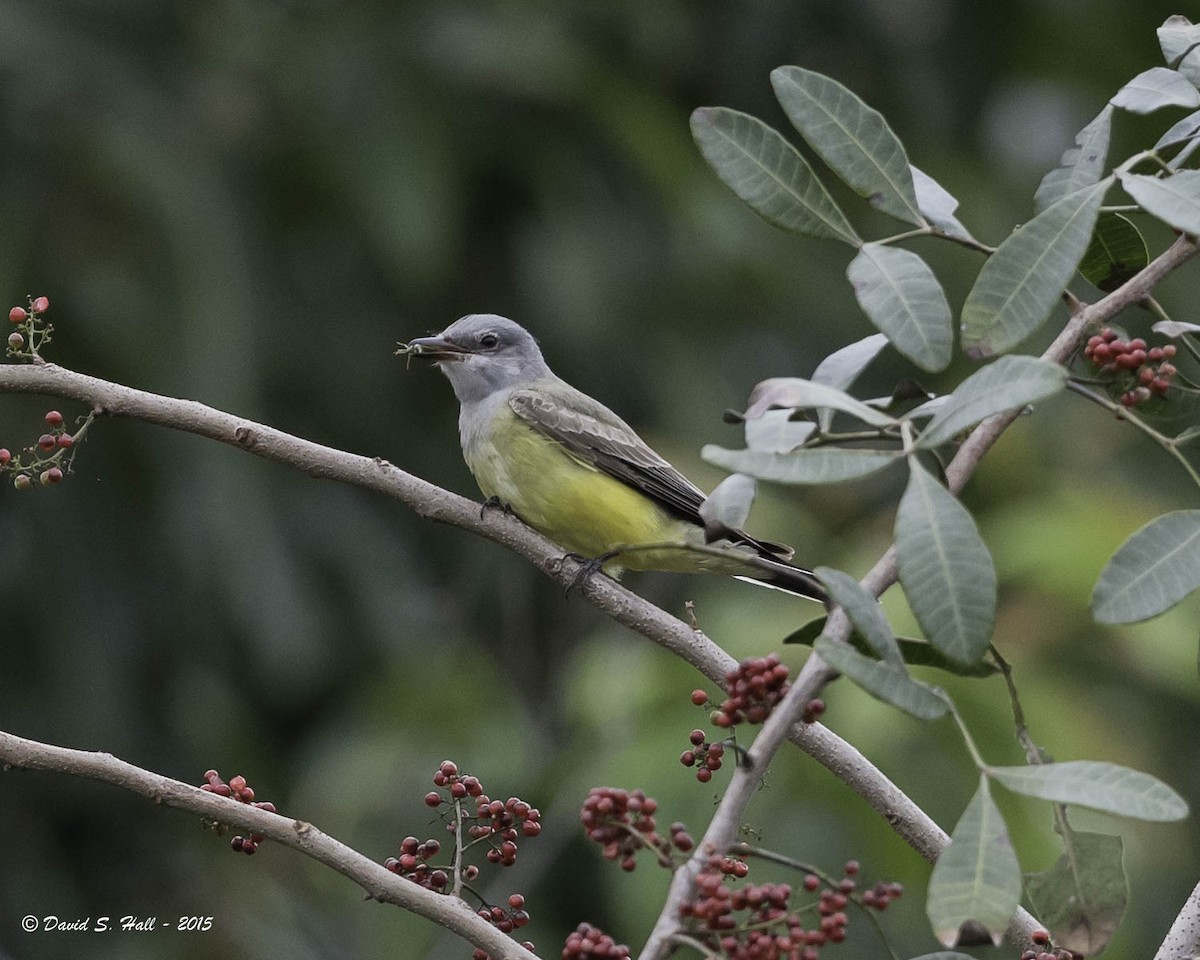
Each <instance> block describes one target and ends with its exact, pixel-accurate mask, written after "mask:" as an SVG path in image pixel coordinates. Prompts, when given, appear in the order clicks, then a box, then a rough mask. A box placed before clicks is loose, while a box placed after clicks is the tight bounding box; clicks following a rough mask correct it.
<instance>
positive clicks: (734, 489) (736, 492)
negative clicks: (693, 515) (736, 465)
mask: <svg viewBox="0 0 1200 960" xmlns="http://www.w3.org/2000/svg"><path fill="white" fill-rule="evenodd" d="M757 488H758V484H757V483H755V482H754V478H753V477H748V476H746V475H745V474H744V473H734V474H730V475H729V476H728V477H726V478H725V479H724V480H722V481H721V482H720V483H719V484H717V486H716V489H715V490H713V492H712V493H710V494H709V495H708V496H707V497H705V498H704V502H703V503H702V504H700V518H701V519H702V520H703V521H704V534H705V537H706V538H707V539H708V541H709V542H711V541H713V540H719V539H721V538H722V537H724V536H726V535H727V534H728V533H729V532H730V531H731V530H738V529H740V528H742V527H744V526H745V525H746V520H747V519H748V518H749V516H750V507H751V506H752V505H753V503H754V494H755V493H756V492H757Z"/></svg>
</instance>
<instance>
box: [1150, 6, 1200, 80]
mask: <svg viewBox="0 0 1200 960" xmlns="http://www.w3.org/2000/svg"><path fill="white" fill-rule="evenodd" d="M1158 44H1159V46H1160V47H1162V52H1163V58H1164V59H1165V60H1166V61H1167V66H1168V67H1172V68H1174V69H1175V70H1178V71H1179V72H1180V73H1182V74H1183V75H1184V76H1185V77H1187V78H1188V80H1190V81H1191V82H1192V83H1197V82H1198V81H1200V52H1198V51H1197V49H1196V48H1197V45H1200V27H1197V26H1196V25H1194V24H1193V23H1192V22H1191V21H1190V20H1189V19H1188V18H1187V17H1182V16H1180V15H1178V14H1176V15H1175V16H1172V17H1167V19H1166V21H1165V22H1164V23H1163V25H1162V26H1161V27H1159V28H1158Z"/></svg>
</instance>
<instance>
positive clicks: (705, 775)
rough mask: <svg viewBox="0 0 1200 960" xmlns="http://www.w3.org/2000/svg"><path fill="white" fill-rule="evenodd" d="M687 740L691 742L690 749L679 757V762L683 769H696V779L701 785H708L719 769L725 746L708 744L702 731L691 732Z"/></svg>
mask: <svg viewBox="0 0 1200 960" xmlns="http://www.w3.org/2000/svg"><path fill="white" fill-rule="evenodd" d="M688 739H689V740H691V742H692V747H691V749H690V750H684V751H683V753H681V754H680V755H679V762H680V763H682V764H683V765H684V766H685V767H696V768H697V769H696V779H697V780H699V781H700V782H701V783H708V781H709V780H711V779H712V775H713V774H714V773H715V772H716V771H718V770H720V769H721V758H722V757H724V756H725V744H723V743H709V742H708V740H707V738H706V737H705V736H704V731H703V730H693V731H692V732H691V733H690V734H689V735H688Z"/></svg>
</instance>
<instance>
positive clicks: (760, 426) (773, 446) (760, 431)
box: [743, 410, 832, 453]
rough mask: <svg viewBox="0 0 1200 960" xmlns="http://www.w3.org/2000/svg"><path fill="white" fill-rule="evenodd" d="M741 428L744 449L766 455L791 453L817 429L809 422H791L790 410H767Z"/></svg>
mask: <svg viewBox="0 0 1200 960" xmlns="http://www.w3.org/2000/svg"><path fill="white" fill-rule="evenodd" d="M830 417H831V418H832V414H830ZM743 426H744V430H745V434H746V447H747V448H748V449H750V450H763V451H765V452H767V453H791V452H792V451H793V450H795V449H796V448H797V447H799V446H800V445H801V444H803V443H804V441H805V440H807V439H808V438H809V437H810V436H812V432H813V431H814V430H816V429H817V425H816V424H815V423H813V422H812V421H811V420H793V419H792V411H791V410H767V411H766V412H764V413H763V415H762V416H761V417H755V418H754V419H753V420H747V421H746V422H745V424H744V425H743Z"/></svg>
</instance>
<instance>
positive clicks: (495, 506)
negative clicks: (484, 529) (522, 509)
mask: <svg viewBox="0 0 1200 960" xmlns="http://www.w3.org/2000/svg"><path fill="white" fill-rule="evenodd" d="M489 510H503V511H504V515H505V516H506V517H515V516H516V514H515V513H513V508H512V504H511V503H505V502H504V501H503V500H501V499H500V498H499V497H496V496H492V497H488V498H487V499H486V500H484V501H483V506H481V507H480V508H479V519H480V520H482V519H483V518H484V516H485V515H486V514H487V512H488V511H489Z"/></svg>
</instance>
